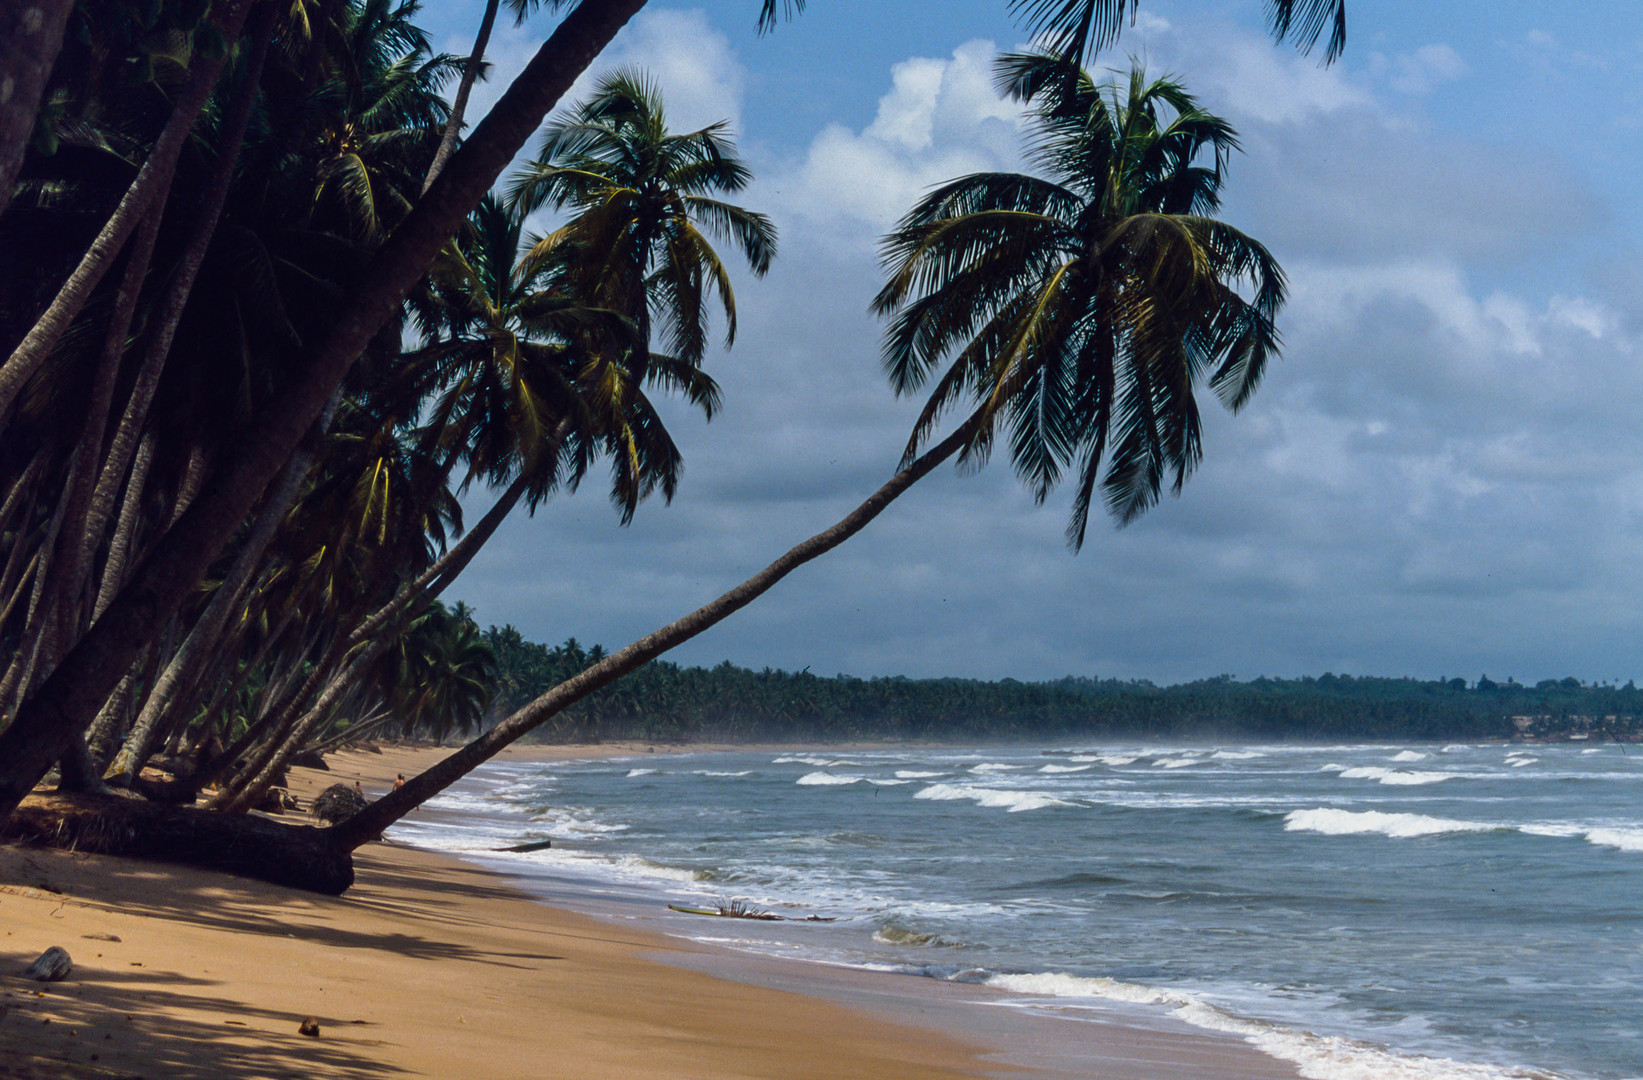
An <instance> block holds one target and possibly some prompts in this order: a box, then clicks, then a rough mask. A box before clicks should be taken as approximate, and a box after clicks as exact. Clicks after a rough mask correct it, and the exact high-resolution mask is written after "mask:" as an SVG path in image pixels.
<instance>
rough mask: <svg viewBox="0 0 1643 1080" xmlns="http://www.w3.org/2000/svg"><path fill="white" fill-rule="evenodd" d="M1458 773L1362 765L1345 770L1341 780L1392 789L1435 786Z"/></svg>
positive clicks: (1451, 778)
mask: <svg viewBox="0 0 1643 1080" xmlns="http://www.w3.org/2000/svg"><path fill="white" fill-rule="evenodd" d="M1458 775H1460V774H1459V773H1446V772H1421V771H1419V770H1405V769H1383V768H1381V767H1380V766H1379V765H1362V766H1359V767H1358V768H1355V769H1345V770H1342V772H1341V777H1342V779H1346V780H1374V781H1376V782H1377V783H1382V784H1390V785H1392V786H1394V787H1418V786H1420V785H1421V784H1437V783H1441V782H1443V781H1445V780H1453V779H1454V778H1455V777H1456V776H1458Z"/></svg>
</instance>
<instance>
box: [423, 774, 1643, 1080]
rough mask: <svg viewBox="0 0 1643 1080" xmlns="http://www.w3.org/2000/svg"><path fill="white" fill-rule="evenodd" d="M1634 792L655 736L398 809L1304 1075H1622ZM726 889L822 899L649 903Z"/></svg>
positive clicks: (1593, 785)
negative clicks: (1204, 1032)
mask: <svg viewBox="0 0 1643 1080" xmlns="http://www.w3.org/2000/svg"><path fill="white" fill-rule="evenodd" d="M1640 796H1643V748H1636V747H1632V748H1627V747H1623V746H1620V745H1616V744H1608V745H1596V746H1594V745H1581V744H1577V743H1570V744H1559V745H1555V746H1553V745H1547V746H1537V745H1521V744H1519V745H1507V746H1502V745H1401V744H1400V745H1350V746H1296V745H1273V746H1245V745H1237V746H1233V745H1226V746H1211V745H1200V746H1142V745H1135V746H1119V745H1090V746H1085V745H1076V746H1073V745H1063V746H1043V747H1009V748H988V747H978V748H942V749H894V750H874V751H852V752H833V751H828V750H820V751H815V752H807V753H768V752H767V753H750V752H748V753H723V754H680V755H672V754H669V755H662V754H657V755H654V756H652V755H644V756H643V757H642V758H639V759H623V760H614V759H606V760H599V761H581V762H562V763H538V764H525V763H517V762H510V763H502V764H496V765H491V766H487V767H485V768H484V769H482V770H481V771H480V772H479V773H477V774H476V775H475V777H473V778H471V779H470V780H469V781H468V782H466V783H465V784H464V785H463V786H462V787H461V788H459V789H456V790H453V791H452V792H450V793H448V794H447V795H445V796H443V797H442V798H441V799H439V800H436V801H435V803H434V804H432V807H433V808H434V809H441V808H442V809H443V810H445V811H446V813H443V814H428V815H425V818H426V819H425V820H418V819H416V818H413V819H411V820H409V821H407V822H406V823H404V824H402V825H400V826H396V827H395V829H394V830H393V834H394V835H395V836H396V837H398V838H400V839H402V840H405V841H407V842H410V843H414V844H418V845H423V846H429V847H436V848H441V849H445V850H451V851H456V852H461V853H465V854H468V855H469V856H479V857H482V858H485V859H489V860H492V861H493V862H494V864H496V865H498V866H500V867H501V868H503V869H504V870H506V871H507V872H509V873H512V874H514V875H516V876H519V877H521V878H522V879H524V880H526V881H527V882H530V883H533V884H534V885H535V887H537V888H538V889H539V890H541V891H542V892H543V894H544V895H547V894H552V895H553V897H554V899H555V900H557V901H559V902H569V903H573V904H578V906H583V907H593V908H607V907H608V908H609V909H610V910H613V911H614V910H617V908H618V906H619V907H620V910H622V911H624V912H626V913H627V914H628V915H629V916H632V915H634V914H635V913H638V914H639V916H640V917H643V918H646V919H649V920H652V921H654V923H655V926H656V928H657V929H660V930H663V931H665V932H667V933H674V934H684V935H689V936H693V937H696V938H698V939H701V940H704V941H712V942H715V943H717V944H721V945H728V946H730V947H733V948H739V949H745V950H750V951H754V952H760V953H766V954H770V955H779V956H790V957H796V958H800V959H809V960H815V961H822V962H827V963H834V964H846V965H851V966H854V967H859V968H866V969H871V970H884V971H895V972H903V973H910V974H919V975H926V976H929V977H931V978H936V979H944V980H952V981H957V982H967V983H977V984H984V985H988V986H991V987H993V988H995V989H997V990H1001V991H1006V992H1007V996H1006V997H1005V998H1004V1000H1005V1001H1007V1002H1008V1003H1010V1004H1013V1005H1016V1006H1019V1007H1021V1008H1024V1009H1031V1010H1038V1011H1044V1012H1053V1013H1054V1014H1056V1015H1061V1016H1077V1015H1079V1010H1081V1009H1088V1010H1091V1015H1094V1014H1095V1013H1096V1012H1097V1011H1099V1010H1101V1009H1104V1008H1106V1009H1110V1008H1113V1007H1114V1006H1113V1003H1114V1002H1121V1003H1130V1005H1129V1006H1128V1007H1130V1008H1135V1007H1140V1008H1143V1009H1146V1010H1151V1011H1152V1012H1154V1013H1156V1014H1157V1015H1161V1016H1168V1017H1170V1018H1172V1019H1174V1020H1178V1021H1184V1022H1186V1023H1188V1024H1193V1025H1197V1026H1199V1027H1203V1028H1207V1029H1213V1030H1217V1031H1221V1032H1229V1033H1232V1034H1234V1035H1238V1036H1241V1037H1243V1038H1245V1039H1247V1040H1248V1041H1249V1042H1251V1043H1253V1044H1254V1045H1255V1046H1257V1047H1259V1048H1261V1049H1262V1050H1265V1051H1266V1052H1268V1053H1270V1054H1272V1055H1274V1056H1277V1057H1279V1058H1282V1059H1284V1060H1287V1061H1290V1062H1293V1063H1295V1064H1296V1065H1297V1066H1298V1067H1299V1068H1300V1071H1301V1072H1302V1074H1303V1075H1305V1076H1309V1077H1315V1078H1319V1080H1357V1078H1363V1080H1369V1078H1374V1080H1498V1078H1504V1077H1517V1076H1533V1077H1546V1076H1553V1077H1568V1078H1573V1080H1581V1078H1590V1080H1622V1078H1636V1077H1639V1076H1643V806H1640V804H1639V798H1640ZM435 819H437V820H435ZM545 838H551V839H552V840H553V841H554V844H553V847H552V848H551V849H550V850H546V851H539V852H533V853H530V854H522V855H507V856H503V855H497V854H495V853H494V849H495V848H496V847H499V846H502V845H504V844H510V843H520V842H524V841H529V840H534V839H545ZM719 898H740V899H744V900H746V901H747V902H749V903H750V904H752V905H754V906H755V907H759V908H763V909H767V910H769V911H771V912H774V913H776V914H780V915H785V916H789V917H792V918H798V919H803V918H805V917H806V916H810V915H818V916H824V917H829V918H834V919H836V920H837V921H835V922H830V923H813V922H780V923H760V922H749V921H741V920H737V921H731V920H724V919H707V918H701V917H697V916H690V915H677V914H672V913H669V912H668V911H667V909H666V907H665V904H666V903H667V902H674V903H680V904H684V905H701V904H704V903H705V904H708V905H710V906H711V904H712V903H713V902H714V901H715V900H716V899H719Z"/></svg>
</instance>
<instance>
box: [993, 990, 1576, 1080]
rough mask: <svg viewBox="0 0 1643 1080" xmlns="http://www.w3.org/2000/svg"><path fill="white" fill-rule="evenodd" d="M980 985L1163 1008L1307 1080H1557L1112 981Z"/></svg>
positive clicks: (1052, 996)
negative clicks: (1288, 1065) (1415, 1051)
mask: <svg viewBox="0 0 1643 1080" xmlns="http://www.w3.org/2000/svg"><path fill="white" fill-rule="evenodd" d="M983 981H984V982H985V983H986V985H988V986H994V987H997V988H999V989H1001V990H1008V991H1011V992H1013V993H1017V994H1025V995H1030V996H1032V997H1039V998H1055V999H1059V1000H1066V999H1077V998H1085V999H1090V998H1095V999H1101V1000H1106V1001H1121V1002H1128V1003H1131V1004H1135V1005H1157V1006H1162V1007H1164V1008H1166V1009H1168V1010H1170V1015H1172V1016H1173V1017H1174V1018H1175V1019H1177V1020H1181V1021H1183V1022H1185V1023H1188V1024H1192V1025H1193V1026H1195V1027H1201V1028H1206V1029H1208V1030H1211V1031H1219V1032H1224V1033H1226V1034H1229V1035H1236V1036H1239V1037H1241V1038H1242V1039H1243V1040H1244V1041H1245V1042H1247V1043H1249V1044H1251V1045H1252V1046H1254V1047H1255V1048H1256V1049H1258V1050H1261V1051H1263V1052H1264V1053H1267V1054H1270V1055H1271V1056H1272V1057H1275V1058H1278V1059H1279V1060H1281V1061H1287V1062H1290V1063H1291V1064H1293V1065H1294V1066H1295V1067H1296V1070H1297V1071H1298V1072H1299V1073H1300V1074H1301V1075H1302V1076H1303V1077H1306V1078H1308V1080H1517V1078H1529V1077H1534V1078H1536V1080H1554V1078H1553V1075H1552V1074H1550V1073H1546V1072H1544V1071H1540V1070H1536V1071H1534V1072H1527V1071H1524V1070H1520V1069H1510V1068H1503V1067H1500V1066H1496V1065H1483V1064H1477V1063H1473V1062H1466V1061H1456V1060H1454V1059H1453V1058H1443V1057H1427V1056H1424V1055H1420V1054H1404V1053H1398V1052H1397V1051H1394V1050H1389V1049H1387V1048H1386V1047H1383V1046H1377V1045H1375V1044H1373V1043H1368V1042H1362V1041H1359V1040H1356V1039H1346V1038H1341V1037H1340V1036H1331V1035H1315V1034H1313V1033H1312V1032H1310V1031H1301V1030H1297V1029H1295V1028H1289V1027H1284V1026H1283V1025H1280V1024H1274V1023H1269V1022H1267V1021H1264V1020H1256V1019H1252V1018H1250V1017H1245V1016H1238V1015H1235V1014H1233V1013H1230V1012H1228V1011H1226V1010H1225V1009H1221V1008H1218V1007H1216V1006H1215V1005H1212V1004H1210V1003H1209V1002H1207V1001H1204V1000H1202V999H1199V998H1196V997H1193V996H1192V995H1190V994H1183V993H1179V992H1177V991H1173V990H1161V989H1157V988H1155V987H1150V986H1139V985H1137V984H1135V983H1126V982H1119V981H1118V980H1116V979H1108V978H1082V977H1080V976H1077V975H1070V974H1066V973H1063V972H1045V973H1040V974H1028V975H992V976H989V977H988V978H986V979H984V980H983Z"/></svg>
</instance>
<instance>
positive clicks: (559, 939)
mask: <svg viewBox="0 0 1643 1080" xmlns="http://www.w3.org/2000/svg"><path fill="white" fill-rule="evenodd" d="M712 749H714V747H710V746H696V745H690V746H678V747H675V746H665V745H655V747H654V749H653V748H652V744H648V743H608V744H597V745H590V746H541V745H538V746H522V747H516V748H513V749H510V751H509V752H508V754H507V760H512V761H554V760H586V759H589V758H604V757H629V756H639V755H648V754H651V753H656V754H669V753H698V752H709V751H711V750H712ZM737 749H748V748H747V747H737ZM771 749H791V748H790V747H772V748H771ZM834 749H836V748H834ZM448 752H449V751H448V750H442V749H440V748H436V747H426V746H424V747H394V746H389V747H384V748H381V749H380V752H370V751H362V750H351V751H345V752H342V753H339V754H333V755H330V756H329V757H328V759H327V760H328V763H329V766H330V767H329V770H328V771H318V770H309V769H302V770H293V772H292V776H291V787H292V790H293V792H294V793H295V794H297V795H298V796H299V797H300V798H301V799H302V800H303V802H304V805H306V803H307V801H308V800H309V799H311V798H312V797H313V795H314V794H316V793H317V792H318V791H320V790H322V789H323V788H324V787H325V786H326V785H328V784H330V783H336V782H342V783H348V784H352V783H353V782H355V781H356V780H357V781H359V782H360V783H361V784H362V786H364V788H365V789H366V790H367V792H368V793H370V794H379V793H380V792H381V791H383V790H386V789H387V788H388V787H389V786H391V784H392V782H393V779H394V777H395V776H396V774H398V773H405V774H406V775H411V774H413V773H414V772H416V771H419V770H420V769H421V768H424V767H426V765H427V764H429V763H431V762H432V761H433V760H435V759H436V758H437V757H439V756H441V755H442V754H444V753H448ZM356 861H357V872H358V883H357V884H356V886H355V887H354V888H353V889H351V890H349V892H348V893H347V894H345V895H344V896H343V897H340V898H329V897H320V896H314V895H311V894H306V893H301V892H296V891H293V890H288V889H282V888H279V887H276V886H271V885H265V884H263V883H260V882H252V881H246V880H243V879H238V878H232V877H228V876H226V875H219V874H213V873H210V872H206V871H199V870H193V869H190V868H183V867H174V866H170V865H166V864H159V863H145V862H138V861H134V860H124V859H115V858H108V857H102V856H84V855H73V854H67V853H62V852H53V851H40V850H30V849H21V848H16V847H4V848H0V921H3V924H4V927H5V930H6V933H5V936H4V937H3V938H0V1047H4V1048H5V1051H6V1052H5V1054H3V1055H0V1077H19V1078H22V1077H30V1078H33V1077H39V1078H44V1077H115V1076H118V1077H128V1078H129V1077H137V1076H159V1075H165V1076H168V1077H183V1078H189V1077H199V1078H201V1080H204V1078H206V1077H227V1078H240V1077H244V1078H252V1077H308V1076H328V1077H329V1076H339V1077H375V1076H394V1075H401V1076H429V1077H445V1076H451V1077H457V1076H462V1077H491V1076H495V1077H527V1076H528V1077H538V1076H540V1077H572V1076H576V1077H581V1076H609V1077H635V1078H638V1077H681V1076H703V1077H706V1076H713V1077H716V1078H717V1077H731V1078H734V1077H742V1076H746V1077H793V1078H805V1077H817V1078H821V1077H862V1078H877V1077H884V1078H900V1077H907V1078H910V1080H921V1078H930V1080H938V1078H939V1080H946V1078H956V1077H973V1076H1055V1075H1063V1074H1065V1073H1066V1072H1067V1070H1069V1069H1072V1068H1074V1067H1075V1066H1076V1068H1077V1069H1078V1070H1079V1071H1080V1074H1081V1075H1098V1076H1102V1077H1104V1078H1110V1080H1129V1078H1133V1080H1174V1078H1175V1077H1181V1078H1185V1077H1189V1076H1198V1075H1206V1072H1205V1070H1206V1069H1209V1070H1212V1071H1214V1072H1215V1073H1216V1074H1217V1075H1219V1076H1223V1077H1238V1078H1244V1077H1248V1078H1251V1080H1269V1078H1270V1080H1277V1078H1281V1077H1293V1076H1295V1075H1296V1074H1295V1072H1294V1070H1293V1068H1292V1067H1290V1066H1288V1065H1286V1064H1285V1063H1283V1062H1280V1061H1278V1060H1276V1059H1273V1058H1269V1057H1267V1056H1266V1055H1264V1054H1261V1053H1260V1052H1259V1051H1256V1050H1254V1049H1253V1048H1251V1047H1248V1046H1246V1045H1244V1044H1243V1043H1242V1042H1241V1041H1239V1040H1236V1039H1232V1038H1227V1037H1223V1036H1215V1035H1212V1034H1208V1033H1199V1032H1195V1031H1191V1030H1183V1031H1181V1032H1176V1031H1173V1030H1170V1029H1169V1028H1170V1025H1146V1024H1136V1025H1128V1024H1122V1023H1110V1022H1101V1023H1099V1024H1089V1023H1080V1024H1076V1025H1072V1024H1067V1023H1059V1024H1057V1023H1056V1022H1054V1021H1049V1020H1045V1019H1043V1018H1029V1017H1024V1016H1022V1015H1020V1010H990V1011H989V1010H985V1009H981V1008H980V1007H979V1006H977V1005H976V1003H975V1001H974V997H975V995H974V990H975V988H960V987H953V986H948V985H946V984H941V983H938V982H935V981H932V980H923V979H914V978H911V977H906V976H894V975H885V974H879V973H870V972H857V971H847V970H842V969H827V968H825V966H823V965H816V964H809V963H805V962H803V961H796V960H769V959H765V958H759V957H750V956H746V955H738V954H734V953H731V952H730V951H728V950H717V949H711V948H704V947H703V946H701V945H699V944H696V943H693V942H689V941H685V940H682V939H679V938H676V937H672V936H668V935H665V934H662V933H657V932H652V931H648V930H645V929H640V928H635V927H633V926H631V925H622V924H619V923H617V922H615V921H614V920H610V919H599V918H594V917H590V916H589V915H586V914H582V913H578V912H574V911H569V910H565V909H564V908H562V907H559V906H555V905H552V904H551V903H548V902H544V901H543V900H541V899H540V898H537V897H533V896H531V895H530V894H529V893H528V892H526V891H524V890H522V889H521V888H519V887H518V886H517V885H516V884H515V883H514V882H513V881H511V880H510V879H508V878H507V877H506V876H505V874H503V873H499V872H496V871H495V870H493V869H487V868H483V867H480V866H477V865H475V864H473V863H471V862H466V861H463V860H461V859H459V858H457V857H454V856H451V855H447V854H445V853H434V852H429V851H425V850H421V849H417V848H413V847H409V846H406V845H403V844H397V843H386V844H376V845H371V846H370V847H368V848H366V849H363V850H362V851H361V852H359V853H357V856H356ZM112 939H118V940H112ZM50 945H61V946H62V947H64V948H66V949H68V951H69V952H70V954H71V955H72V956H73V957H74V959H75V962H76V969H75V972H74V973H73V975H71V976H70V978H69V979H68V980H66V981H64V982H61V983H54V984H36V983H30V982H27V981H25V980H22V979H21V978H19V977H18V975H19V974H20V972H21V970H22V968H23V967H24V966H26V965H27V964H28V963H29V961H31V960H32V959H33V958H34V957H35V956H37V955H38V954H39V952H40V951H42V950H43V949H45V948H46V947H48V946H50ZM918 984H923V985H918ZM1005 1014H1010V1015H1009V1016H1008V1017H1006V1015H1005ZM307 1016H314V1017H316V1018H318V1020H319V1023H320V1028H321V1034H320V1036H319V1037H318V1038H317V1039H312V1038H305V1037H304V1036H301V1035H299V1034H298V1032H297V1027H298V1024H299V1023H300V1022H301V1021H302V1020H303V1019H304V1018H305V1017H307ZM1006 1019H1007V1020H1008V1022H1004V1021H1005V1020H1006ZM1074 1028H1076V1029H1078V1031H1077V1032H1076V1036H1077V1037H1076V1039H1075V1040H1073V1041H1069V1038H1068V1036H1069V1033H1070V1032H1072V1030H1073V1029H1074ZM1022 1042H1024V1043H1027V1044H1029V1045H1013V1044H1015V1043H1022Z"/></svg>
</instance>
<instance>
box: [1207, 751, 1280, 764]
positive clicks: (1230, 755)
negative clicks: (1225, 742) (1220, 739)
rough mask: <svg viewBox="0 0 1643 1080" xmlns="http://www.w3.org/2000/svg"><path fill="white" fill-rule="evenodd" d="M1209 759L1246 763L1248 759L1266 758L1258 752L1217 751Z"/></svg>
mask: <svg viewBox="0 0 1643 1080" xmlns="http://www.w3.org/2000/svg"><path fill="white" fill-rule="evenodd" d="M1210 757H1212V758H1216V759H1218V760H1221V761H1248V760H1249V759H1250V758H1258V757H1266V755H1265V754H1263V753H1261V752H1260V751H1259V750H1217V751H1215V753H1213V754H1211V755H1210Z"/></svg>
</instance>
